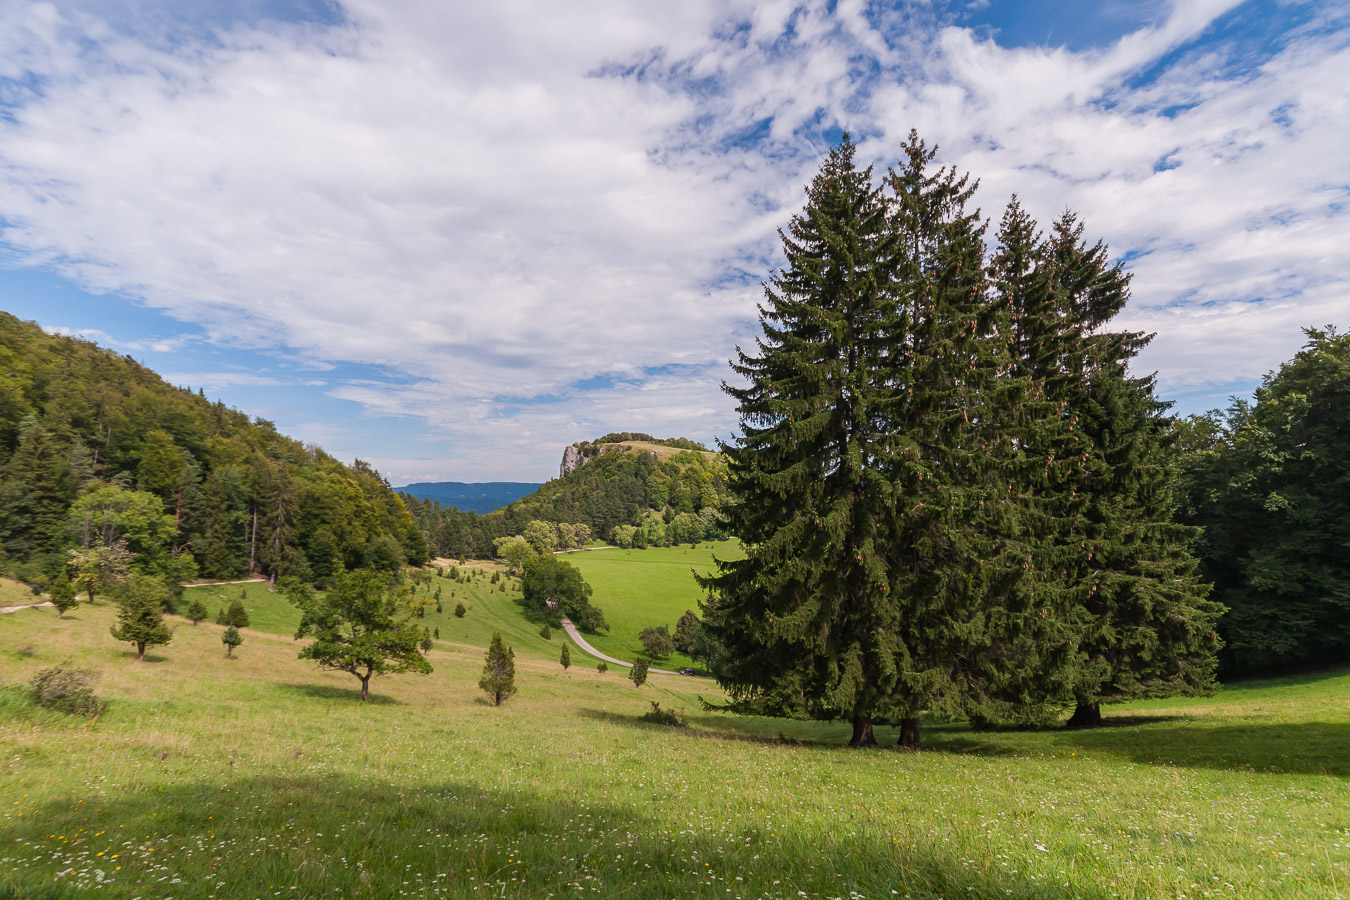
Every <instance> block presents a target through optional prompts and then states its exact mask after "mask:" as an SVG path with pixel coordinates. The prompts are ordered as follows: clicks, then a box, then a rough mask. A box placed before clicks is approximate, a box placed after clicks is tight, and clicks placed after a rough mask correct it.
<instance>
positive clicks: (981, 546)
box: [878, 132, 1072, 749]
mask: <svg viewBox="0 0 1350 900" xmlns="http://www.w3.org/2000/svg"><path fill="white" fill-rule="evenodd" d="M902 150H903V156H902V159H901V161H900V164H899V166H898V167H897V168H896V169H895V170H893V171H892V172H891V174H890V177H889V178H888V185H889V187H890V189H891V192H890V203H891V217H890V227H891V229H892V231H893V232H894V233H895V234H896V235H898V237H899V248H900V251H901V255H902V262H901V266H900V268H899V272H898V275H899V277H898V279H897V283H896V302H897V304H898V305H899V308H900V315H899V316H897V317H896V318H895V320H894V321H895V322H896V324H897V325H899V326H900V330H898V331H897V332H896V333H895V334H894V335H893V338H892V347H893V348H894V352H893V354H892V357H891V358H890V359H889V360H888V365H887V366H886V368H885V370H884V371H883V372H880V373H878V374H879V375H880V376H881V377H885V378H888V379H891V380H892V381H893V382H894V383H895V384H896V385H897V387H898V388H899V389H900V390H899V391H898V395H897V397H896V398H895V400H894V401H893V402H892V403H891V404H890V405H889V406H888V408H887V415H886V423H885V427H886V428H887V429H889V430H891V431H892V432H894V433H895V434H896V435H897V436H898V437H899V438H900V439H901V441H902V446H901V452H899V453H898V454H897V455H896V456H895V457H894V459H893V461H892V463H891V465H890V466H889V467H888V475H889V476H890V479H891V483H892V485H893V488H894V492H895V496H894V499H893V514H894V520H893V522H894V525H893V527H892V529H891V542H892V546H891V553H890V560H891V563H892V568H891V571H890V573H889V577H890V579H891V585H892V590H891V603H892V604H893V606H894V607H895V609H896V622H897V626H898V629H899V630H898V638H899V639H898V640H897V641H896V643H897V645H898V646H900V647H901V648H903V653H902V655H901V656H900V657H898V658H897V660H896V669H897V672H898V677H897V680H896V684H895V687H894V690H893V691H892V694H891V697H890V703H889V713H890V715H891V717H892V718H895V719H897V720H898V722H899V724H900V726H901V734H900V745H901V746H902V747H904V748H908V749H917V748H918V746H919V730H918V724H919V718H918V717H919V714H920V713H921V712H924V711H928V712H936V713H940V714H944V715H951V716H956V715H963V714H964V715H968V716H971V717H973V718H996V717H1002V716H1006V715H1007V714H1008V712H1009V711H1010V710H1012V709H1014V708H1025V707H1029V706H1039V705H1043V704H1044V703H1046V702H1047V701H1049V700H1051V699H1053V698H1054V697H1055V696H1057V695H1059V694H1062V693H1063V691H1064V689H1065V685H1066V683H1067V679H1068V677H1069V673H1070V672H1071V669H1072V640H1071V636H1070V635H1069V634H1067V631H1066V628H1065V626H1064V624H1063V619H1062V617H1060V616H1055V615H1052V614H1051V613H1052V611H1053V610H1054V609H1055V608H1056V606H1057V599H1056V597H1055V596H1054V592H1053V590H1052V589H1051V586H1050V585H1049V584H1048V583H1047V581H1046V579H1045V578H1044V577H1043V576H1042V568H1043V563H1042V561H1041V560H1040V559H1039V558H1038V557H1039V542H1038V540H1037V538H1038V535H1039V534H1040V533H1041V532H1043V531H1044V530H1045V529H1046V526H1044V525H1042V524H1041V522H1042V520H1044V519H1046V518H1048V517H1051V516H1052V515H1053V511H1052V510H1048V509H1046V508H1045V507H1044V506H1043V505H1042V504H1039V503H1038V500H1037V496H1036V492H1035V489H1034V484H1033V483H1032V482H1033V479H1029V478H1028V477H1027V473H1028V472H1033V473H1034V472H1036V471H1038V469H1039V468H1040V466H1039V462H1038V460H1037V459H1036V458H1035V456H1034V455H1033V454H1030V453H1029V452H1028V450H1027V447H1026V446H1025V445H1024V443H1023V442H1021V441H1019V440H1018V438H1019V436H1020V435H1023V434H1025V433H1027V431H1028V430H1029V428H1030V426H1029V425H1028V424H1027V423H1034V422H1035V421H1038V420H1039V419H1042V418H1044V417H1045V416H1046V415H1047V414H1048V413H1049V407H1048V404H1047V403H1046V401H1045V398H1044V395H1043V392H1042V391H1041V390H1040V388H1039V387H1038V386H1037V385H1035V384H1034V383H1033V382H1032V381H1031V380H1030V379H1029V378H1027V377H1026V376H1025V375H1024V374H1022V373H1019V372H1017V371H1016V370H1015V368H1014V367H1013V366H1012V362H1011V360H1012V356H1013V350H1012V346H1011V344H1012V340H1013V335H1014V330H1013V329H1012V328H1011V327H1010V323H1009V318H1010V313H1009V311H1008V309H1007V308H1006V305H1004V304H1002V303H1000V302H999V301H998V298H997V296H996V295H991V292H990V291H989V290H988V282H987V277H986V273H985V271H984V250H985V248H984V241H983V232H984V227H983V225H982V224H981V223H980V219H979V213H978V211H973V210H971V209H969V208H968V206H969V201H970V199H971V196H972V194H973V193H974V190H975V185H974V184H972V183H971V182H970V181H969V179H968V177H966V176H962V175H958V174H957V173H956V172H954V171H952V170H950V169H946V168H936V167H934V166H933V160H934V157H935V155H936V150H935V149H929V148H927V147H925V145H924V144H923V142H922V141H920V140H919V138H918V136H917V135H916V134H914V133H912V132H911V134H910V138H909V140H908V141H907V142H906V143H905V145H904V146H903V147H902Z"/></svg>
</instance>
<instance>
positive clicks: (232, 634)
mask: <svg viewBox="0 0 1350 900" xmlns="http://www.w3.org/2000/svg"><path fill="white" fill-rule="evenodd" d="M220 642H221V643H222V644H224V645H225V658H226V659H233V658H234V648H235V647H238V646H239V645H240V644H242V643H243V642H244V639H243V638H242V637H240V636H239V629H238V628H235V627H234V626H233V625H231V626H230V627H229V628H226V629H225V633H224V634H222V635H221V636H220Z"/></svg>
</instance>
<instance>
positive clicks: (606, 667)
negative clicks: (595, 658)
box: [595, 659, 609, 675]
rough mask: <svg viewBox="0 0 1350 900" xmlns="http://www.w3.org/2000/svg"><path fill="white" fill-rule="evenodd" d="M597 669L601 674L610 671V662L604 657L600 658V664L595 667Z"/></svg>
mask: <svg viewBox="0 0 1350 900" xmlns="http://www.w3.org/2000/svg"><path fill="white" fill-rule="evenodd" d="M595 671H597V672H599V673H600V674H601V675H603V674H605V673H606V672H608V671H609V663H607V662H605V661H604V660H603V659H602V660H600V665H598V666H596V667H595Z"/></svg>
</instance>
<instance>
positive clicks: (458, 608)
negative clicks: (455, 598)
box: [455, 602, 468, 619]
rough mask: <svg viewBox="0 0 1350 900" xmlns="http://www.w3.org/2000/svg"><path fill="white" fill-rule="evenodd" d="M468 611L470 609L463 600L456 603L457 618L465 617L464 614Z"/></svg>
mask: <svg viewBox="0 0 1350 900" xmlns="http://www.w3.org/2000/svg"><path fill="white" fill-rule="evenodd" d="M466 612H468V610H467V609H465V608H464V603H463V602H460V603H456V604H455V618H457V619H462V618H464V614H465V613H466Z"/></svg>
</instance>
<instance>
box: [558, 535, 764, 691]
mask: <svg viewBox="0 0 1350 900" xmlns="http://www.w3.org/2000/svg"><path fill="white" fill-rule="evenodd" d="M714 554H716V555H717V556H718V557H719V558H721V559H736V558H739V556H740V549H739V544H738V543H737V542H736V541H721V542H718V543H715V544H713V543H705V544H699V545H698V547H697V548H696V549H691V548H690V547H688V546H687V545H686V546H681V547H662V548H656V549H650V550H619V549H614V550H595V551H588V552H586V553H569V554H567V555H566V556H565V557H564V558H565V559H566V560H567V561H568V562H570V563H572V564H573V565H575V566H576V567H577V568H579V569H580V570H581V574H582V575H583V576H584V577H585V578H586V581H587V582H588V583H589V584H590V585H591V588H592V589H593V590H594V594H593V595H592V596H591V602H592V603H594V604H595V605H596V606H598V607H600V608H601V609H603V610H604V611H605V620H606V621H608V622H609V627H610V630H609V633H608V634H605V633H603V632H602V633H601V634H598V635H595V636H591V635H587V636H586V640H588V641H590V642H591V643H592V644H594V645H595V648H596V649H597V650H600V651H601V652H603V653H608V654H609V655H610V656H613V657H615V658H617V659H627V660H631V659H633V658H634V657H635V656H639V655H641V654H642V642H641V641H639V640H638V635H639V634H640V633H641V632H642V629H644V628H646V627H648V626H651V625H665V626H666V627H668V628H669V629H670V631H671V633H672V634H674V632H675V622H676V620H677V619H679V617H680V616H681V615H683V614H684V611H685V610H686V609H692V610H694V612H698V603H699V600H700V599H701V598H702V596H703V592H702V591H700V590H699V587H698V584H697V583H696V582H695V581H694V576H693V570H698V571H700V572H707V571H710V570H711V569H712V564H713V555H714ZM660 665H661V667H662V668H665V669H669V668H676V669H679V668H682V667H684V666H691V665H693V663H692V662H691V661H690V660H689V659H688V658H686V657H685V656H684V655H683V654H678V653H677V654H675V655H673V656H670V657H667V658H666V659H664V660H662V661H661V664H660Z"/></svg>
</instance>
